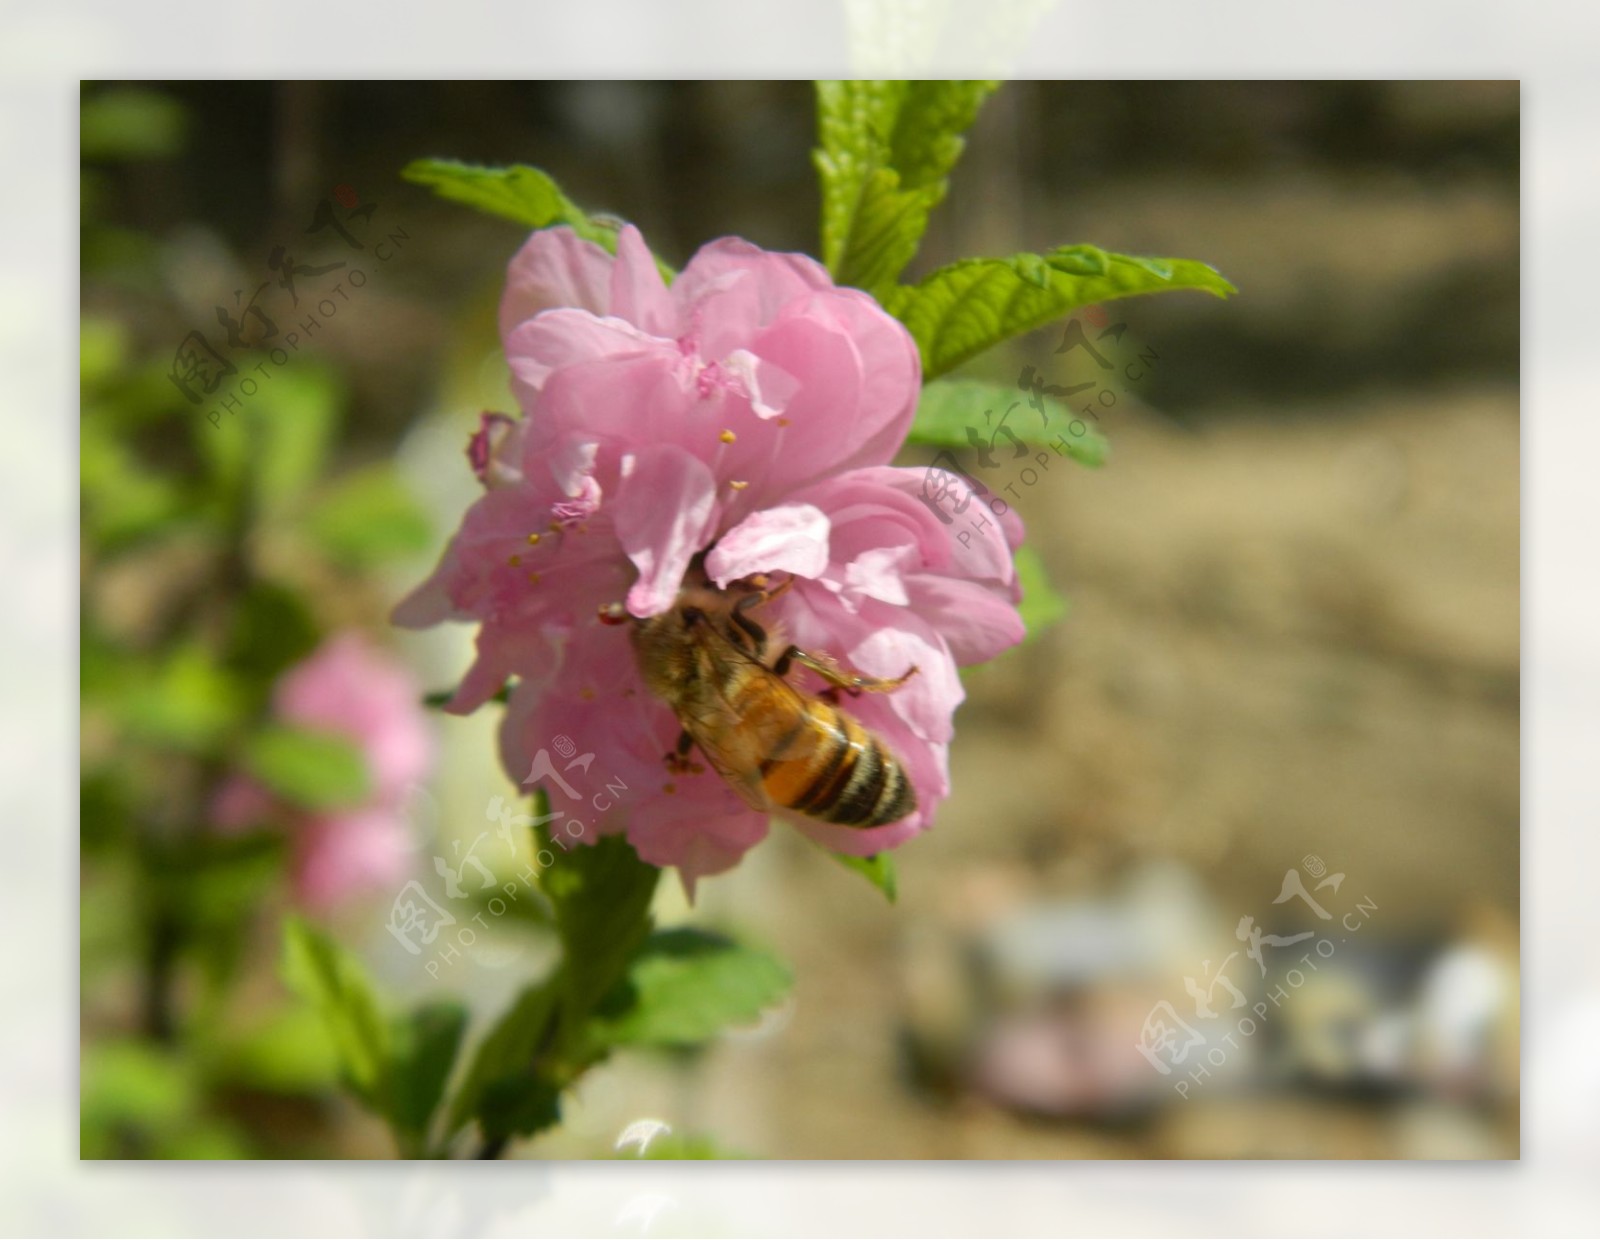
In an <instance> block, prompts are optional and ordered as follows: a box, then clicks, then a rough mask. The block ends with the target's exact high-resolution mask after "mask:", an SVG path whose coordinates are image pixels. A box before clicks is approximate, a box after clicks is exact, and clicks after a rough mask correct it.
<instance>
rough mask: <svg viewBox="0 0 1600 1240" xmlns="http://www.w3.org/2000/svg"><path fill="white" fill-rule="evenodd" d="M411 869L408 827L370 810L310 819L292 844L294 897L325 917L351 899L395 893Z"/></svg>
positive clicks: (386, 815) (402, 821)
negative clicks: (375, 893) (387, 892)
mask: <svg viewBox="0 0 1600 1240" xmlns="http://www.w3.org/2000/svg"><path fill="white" fill-rule="evenodd" d="M410 865H411V856H410V839H409V835H408V832H407V828H406V823H405V820H404V819H403V818H401V817H399V816H398V815H396V814H392V813H389V812H388V811H381V810H373V811H365V812H361V813H354V814H343V815H339V816H336V817H327V818H314V819H311V820H309V821H307V822H306V823H305V824H304V825H303V826H302V827H301V828H300V834H299V837H298V839H297V840H296V846H295V860H294V888H295V898H296V899H297V900H298V901H299V902H300V903H301V904H303V905H305V906H306V907H308V908H310V909H313V910H315V911H318V912H326V911H328V910H329V909H331V908H333V907H335V906H336V905H339V904H342V903H343V902H344V901H346V900H348V899H351V898H352V897H354V896H358V895H361V894H364V893H368V892H382V891H387V890H389V889H391V888H395V889H398V887H399V886H400V884H401V883H402V882H404V881H405V877H406V873H407V871H408V870H409V869H410Z"/></svg>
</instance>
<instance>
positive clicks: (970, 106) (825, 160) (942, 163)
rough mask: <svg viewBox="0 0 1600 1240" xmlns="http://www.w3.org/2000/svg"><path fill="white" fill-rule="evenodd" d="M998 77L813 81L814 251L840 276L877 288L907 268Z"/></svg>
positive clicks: (846, 281) (847, 281)
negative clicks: (818, 203) (818, 234)
mask: <svg viewBox="0 0 1600 1240" xmlns="http://www.w3.org/2000/svg"><path fill="white" fill-rule="evenodd" d="M997 85H998V83H996V82H968V81H958V82H948V81H918V82H904V81H889V82H884V81H867V82H862V81H847V82H818V83H817V135H818V139H819V143H820V145H819V146H818V148H817V150H816V151H815V152H814V153H813V159H814V160H815V162H816V166H817V171H818V173H819V174H820V177H821V181H822V258H823V262H824V263H826V264H827V267H828V270H829V271H830V272H832V273H833V276H834V278H835V279H836V280H838V281H839V283H841V284H853V285H856V286H857V287H859V288H864V289H866V290H868V291H869V292H872V293H874V294H880V295H881V294H882V293H883V292H885V291H886V290H887V289H888V288H890V287H891V286H892V285H893V283H894V281H895V280H896V279H897V278H898V277H899V275H900V273H901V272H902V271H904V270H905V268H906V264H908V263H909V262H910V261H911V259H912V258H913V257H915V256H916V252H917V246H918V244H919V243H920V242H921V240H922V234H923V233H924V232H925V231H926V230H927V227H928V216H929V214H930V213H931V212H932V211H933V209H934V208H935V207H936V206H938V205H939V203H940V202H941V201H943V199H944V195H945V190H946V189H947V187H948V184H949V182H948V179H947V178H948V176H949V173H950V170H951V169H952V168H953V167H954V166H955V163H956V160H957V159H959V158H960V157H961V151H962V148H963V146H964V145H965V143H964V140H963V139H962V137H961V135H962V134H963V133H965V132H966V130H967V129H968V128H969V127H970V126H971V124H972V121H973V119H974V118H975V117H976V116H977V113H978V108H979V107H980V106H981V105H982V103H983V101H984V99H986V98H987V97H988V96H989V94H990V93H991V92H992V91H993V90H994V89H995V87H996V86H997Z"/></svg>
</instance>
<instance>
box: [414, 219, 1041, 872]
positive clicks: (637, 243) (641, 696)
mask: <svg viewBox="0 0 1600 1240" xmlns="http://www.w3.org/2000/svg"><path fill="white" fill-rule="evenodd" d="M500 329H501V334H502V338H503V341H504V345H505V351H506V356H507V359H508V361H509V363H510V369H511V374H512V389H513V391H514V392H515V394H516V397H517V399H518V401H519V403H520V405H521V407H522V411H523V416H522V417H521V418H520V419H515V420H513V419H510V418H507V417H505V416H504V415H501V414H486V415H485V416H484V420H483V424H482V426H481V428H480V429H479V431H478V433H477V435H476V436H474V438H473V441H472V443H471V445H470V447H469V450H468V456H469V460H470V462H471V464H472V467H473V469H474V471H475V472H476V474H477V476H478V477H479V479H480V480H481V481H482V482H483V484H484V487H485V494H484V495H483V496H482V498H480V499H479V500H478V501H477V502H476V503H475V504H474V505H473V506H472V507H471V508H470V509H469V510H468V512H467V513H466V515H465V517H464V519H463V521H462V525H461V528H460V530H459V531H458V532H457V533H456V535H455V537H454V538H453V539H452V541H451V543H450V545H449V547H448V548H447V549H446V551H445V554H444V557H443V559H442V561H441V562H440V564H439V567H438V569H437V570H436V571H435V572H434V573H433V575H432V576H431V577H430V578H429V579H428V580H427V581H426V582H424V583H423V584H422V585H421V586H420V587H419V588H418V589H417V590H416V591H415V592H413V593H412V595H411V596H410V597H409V598H407V599H406V600H405V601H404V602H402V603H401V605H400V606H399V607H398V608H397V609H396V612H395V621H396V623H398V624H401V625H404V626H407V627H415V628H420V627H425V626H428V625H433V624H437V623H439V622H441V621H444V620H458V621H468V622H473V623H476V624H477V625H478V634H477V659H476V661H475V662H474V664H473V666H472V668H471V669H470V670H469V672H468V673H467V675H466V677H465V678H464V679H463V681H462V683H461V686H460V688H459V689H458V690H457V692H456V694H455V696H454V698H453V699H452V701H451V703H450V706H449V707H448V709H450V710H452V711H455V712H457V713H462V714H465V713H467V712H470V711H472V710H474V709H476V708H477V707H478V706H480V705H482V704H483V703H484V702H485V701H487V700H488V699H489V698H490V697H492V696H493V695H494V694H495V693H496V692H498V691H499V690H500V688H501V687H502V686H503V685H504V684H505V683H506V681H507V680H508V678H513V677H514V678H516V686H515V688H514V689H513V691H512V693H511V697H510V702H509V707H508V709H507V711H506V714H505V719H504V723H503V725H502V729H501V751H502V759H503V762H504V764H505V767H506V770H507V771H508V773H510V775H511V776H512V778H513V779H516V780H519V781H520V780H522V779H524V778H525V777H526V776H527V773H528V771H529V769H530V766H531V764H532V762H533V760H534V757H535V755H536V754H537V753H538V751H539V750H540V749H541V748H543V747H545V746H547V745H549V744H550V742H551V740H552V738H554V737H556V736H558V735H562V734H567V735H570V736H572V737H574V738H576V740H577V743H578V744H579V745H580V747H582V748H583V749H585V750H589V751H593V752H594V753H596V755H597V757H596V761H595V765H594V767H593V773H594V775H595V777H596V778H595V783H596V787H595V789H594V791H595V792H598V791H599V786H600V781H601V779H602V778H603V779H604V780H606V781H609V782H613V783H616V782H619V781H620V782H621V783H624V784H625V785H626V787H627V792H626V793H625V794H624V795H622V796H620V797H618V798H616V799H615V800H614V801H613V802H612V804H611V805H610V806H609V807H608V808H606V809H604V810H603V811H602V813H601V816H600V817H599V818H598V820H597V825H598V829H599V830H600V831H601V832H608V831H620V830H626V831H627V834H628V837H629V839H630V840H631V841H632V843H633V844H634V846H635V847H636V848H637V850H638V852H639V855H640V856H641V857H643V858H644V859H645V860H647V861H650V862H652V863H654V864H656V865H661V866H668V865H672V866H677V867H678V869H679V871H680V873H681V875H682V876H683V879H684V882H685V884H686V886H689V887H690V889H691V890H692V886H693V883H694V880H695V879H696V878H697V877H699V876H701V875H705V874H714V873H717V872H719V871H722V870H726V869H728V868H729V867H730V866H732V865H734V864H735V863H736V862H737V861H738V859H739V858H740V856H741V855H742V854H743V853H744V852H745V850H747V849H748V848H749V847H750V846H751V845H753V844H755V843H756V842H757V841H758V840H760V839H761V838H762V836H763V835H765V833H766V830H767V819H768V816H767V815H766V814H765V813H761V812H757V811H755V810H752V809H751V808H750V807H749V806H747V805H746V804H745V803H744V802H743V801H741V800H740V799H739V798H738V796H737V795H736V794H734V792H733V791H732V790H731V789H730V788H729V787H728V786H727V785H726V784H725V783H724V782H723V781H722V780H721V779H720V777H718V776H717V775H715V774H714V773H711V772H710V771H706V772H704V773H701V774H691V775H669V774H668V772H667V771H666V770H665V769H664V767H663V762H662V757H663V755H664V754H665V753H666V752H667V751H668V750H669V749H671V748H672V746H673V743H674V741H675V740H676V738H677V735H678V732H679V725H678V723H677V721H676V720H675V719H674V718H673V716H672V712H671V710H670V709H669V708H668V707H667V706H666V705H665V704H664V703H662V702H660V701H659V700H657V699H655V698H654V697H652V696H650V694H649V693H648V692H647V691H646V690H645V689H644V686H643V682H642V681H641V679H640V675H639V672H638V668H637V665H636V663H635V660H634V657H633V652H632V649H631V647H630V643H629V638H628V633H627V631H626V629H624V628H619V627H612V626H606V625H603V624H601V623H600V622H599V621H598V619H597V614H596V613H597V609H598V608H599V607H601V606H602V605H607V604H614V603H617V602H619V601H621V602H625V605H626V608H627V610H628V611H629V612H630V613H631V614H632V615H633V616H635V617H640V618H643V617H649V616H652V615H657V614H659V613H661V612H663V611H665V610H667V609H668V608H670V607H671V606H672V605H673V603H674V600H675V599H676V597H677V595H678V592H679V589H680V587H681V586H682V585H683V584H684V582H685V577H686V574H688V573H689V570H690V568H691V562H692V561H694V560H695V559H696V557H697V556H701V555H702V554H703V553H704V559H703V571H704V573H705V574H706V576H707V577H709V578H710V579H711V580H712V581H714V582H715V583H716V584H717V585H718V586H719V587H726V586H727V585H728V584H729V583H730V582H733V581H735V580H738V579H740V578H744V577H748V576H751V575H753V574H758V573H768V574H777V575H778V576H780V577H781V576H784V575H789V576H792V577H793V583H792V588H790V589H789V590H787V592H785V593H783V594H782V595H780V596H778V597H777V598H775V599H774V600H773V601H772V602H771V603H770V604H769V605H768V606H767V607H765V608H764V609H763V610H762V612H761V616H762V620H763V622H764V623H768V624H773V623H775V624H776V625H777V626H779V627H781V628H782V630H783V631H784V633H785V635H786V636H787V638H788V639H790V640H792V641H794V642H795V643H797V644H798V645H800V646H801V647H803V648H806V649H812V650H817V651H824V652H826V653H828V654H831V655H833V656H834V657H835V658H837V659H839V660H840V661H842V662H844V663H845V664H846V665H848V666H850V667H853V668H855V669H857V670H858V671H860V672H862V673H865V674H868V675H872V676H882V677H895V676H899V675H901V674H902V673H904V672H905V671H906V670H907V668H909V667H911V666H913V665H915V666H916V667H917V668H918V671H919V674H918V675H917V676H915V677H913V678H912V679H911V680H910V681H908V682H907V683H906V684H905V685H904V686H902V687H901V688H900V689H898V690H896V691H895V692H893V693H891V694H885V695H868V696H863V697H861V698H858V699H855V700H852V701H851V702H850V703H849V704H848V707H847V708H848V709H849V710H850V711H851V712H852V713H853V714H855V715H856V716H857V717H858V718H859V719H860V721H861V722H862V723H863V724H864V725H865V726H866V727H868V728H870V729H872V730H873V731H875V732H876V733H877V734H878V735H879V736H880V737H881V738H882V739H883V740H884V741H885V742H886V743H887V744H888V745H889V747H890V748H891V749H892V750H893V751H894V752H895V754H896V755H897V756H898V757H899V758H900V760H901V762H902V763H903V765H904V766H905V768H906V771H907V774H908V775H909V776H910V778H911V780H912V783H913V785H914V787H915V790H916V794H917V804H918V808H917V810H916V811H915V812H914V813H913V814H911V815H910V816H909V817H907V818H905V819H902V820H901V821H899V822H895V823H891V824H888V825H886V826H882V827H877V828H873V829H869V830H859V829H852V828H847V827H837V826H830V825H826V824H821V823H818V822H815V821H813V820H811V819H804V818H800V817H798V816H796V817H794V818H793V821H794V822H795V824H796V825H797V826H799V827H800V828H801V829H802V830H804V831H806V832H807V833H808V834H810V835H811V836H813V837H814V838H816V839H818V840H819V841H820V842H822V843H824V844H826V845H827V846H828V847H829V848H833V849H836V850H839V851H841V852H847V853H852V854H855V855H859V856H870V855H872V854H874V853H877V852H879V851H880V850H882V849H884V848H889V847H893V846H895V845H896V844H899V843H901V842H903V841H904V840H906V839H908V838H910V837H911V836H913V835H915V834H917V833H918V832H920V831H922V830H924V829H926V828H927V826H928V825H929V824H930V822H931V821H932V818H933V815H934V812H935V810H936V809H937V807H938V805H939V803H940V802H941V801H942V800H943V799H944V797H945V796H946V795H947V794H948V792H949V777H948V769H947V749H948V745H949V741H950V737H951V735H952V724H951V716H952V714H953V712H954V710H955V708H956V706H957V705H958V704H959V703H960V701H961V700H962V688H961V683H960V680H959V679H958V677H957V675H956V670H955V669H956V666H957V664H961V663H969V662H976V661H980V660H983V659H987V658H991V657H993V656H994V655H995V654H996V653H998V652H999V651H1000V650H1002V649H1004V648H1006V647H1007V646H1010V645H1012V644H1014V643H1015V642H1017V641H1019V640H1020V639H1021V637H1022V636H1023V627H1022V622H1021V619H1020V617H1019V616H1018V614H1017V611H1016V607H1015V603H1016V601H1017V598H1018V597H1019V594H1018V588H1017V585H1016V576H1015V570H1014V567H1013V564H1012V549H1013V548H1014V546H1015V545H1016V544H1017V543H1018V542H1020V540H1021V533H1022V531H1021V526H1020V523H1018V522H1017V521H1016V519H1015V518H1014V517H1007V518H1006V519H1004V520H1001V521H990V522H989V523H988V524H987V526H982V525H981V523H977V522H974V523H973V524H972V526H971V527H964V528H968V529H969V533H968V535H967V537H968V539H969V541H970V546H969V545H961V546H958V545H957V542H956V539H955V536H954V533H953V529H954V527H953V526H951V525H949V524H947V523H946V522H944V521H942V520H941V519H940V517H939V516H938V515H936V514H935V512H934V511H933V510H932V509H931V508H930V506H929V505H928V503H927V502H925V501H924V499H923V498H922V494H923V492H922V486H923V481H924V474H925V471H923V470H920V469H916V470H913V469H895V468H892V467H890V465H889V462H890V460H891V459H892V458H893V456H894V453H895V452H896V450H898V449H899V447H900V446H901V443H902V442H903V440H904V439H905V436H906V432H907V430H908V429H909V427H910V425H911V420H912V416H913V414H914V412H915V407H916V401H917V396H918V393H919V391H920V368H919V360H918V356H917V350H916V346H915V344H914V342H913V341H912V340H911V338H910V336H909V335H908V334H907V332H906V331H905V329H904V328H903V327H902V326H901V325H900V324H899V323H898V322H897V321H896V320H895V319H893V318H892V317H890V316H889V315H888V314H887V313H885V312H884V310H883V309H882V308H881V307H880V306H879V305H878V303H877V302H876V301H874V300H873V299H872V298H871V297H869V296H868V295H867V294H865V293H862V292H860V291H858V290H855V289H849V288H839V287H836V286H835V285H834V284H833V282H832V280H831V279H830V278H829V276H828V274H827V272H826V271H825V270H824V269H823V268H822V267H821V266H819V265H818V264H817V263H816V262H814V261H813V260H811V259H810V258H807V257H805V256H804V255H799V254H777V253H769V252H767V251H764V250H761V249H759V248H757V247H756V246H753V245H751V244H749V243H748V242H745V241H741V240H738V239H734V238H726V239H723V240H720V241H715V242H712V243H711V244H709V245H707V246H705V247H704V248H702V249H701V250H700V251H699V253H697V254H696V255H695V256H694V258H693V259H692V260H691V261H690V262H689V264H688V266H687V267H685V268H684V270H683V271H682V273H681V274H679V275H678V276H677V278H676V279H675V280H673V282H672V284H671V285H670V286H668V285H667V284H666V283H665V282H664V281H663V279H662V277H661V274H660V272H659V270H658V269H657V267H656V264H655V262H654V260H653V259H652V257H651V255H650V253H649V251H648V250H647V249H646V247H645V243H644V241H643V239H642V238H641V237H640V235H639V233H638V231H637V230H636V229H634V228H632V227H626V228H624V229H623V230H622V232H621V234H620V236H619V238H618V245H617V255H616V257H615V258H613V257H612V256H611V255H609V254H607V253H606V251H605V250H603V249H602V248H601V247H600V246H598V245H595V244H593V243H591V242H588V241H585V240H582V239H581V238H579V237H578V236H577V235H576V234H574V233H573V232H572V230H570V229H566V228H558V229H551V230H548V231H542V232H537V233H535V234H534V235H533V236H532V238H531V239H530V240H529V241H528V242H527V243H526V244H525V245H524V246H523V248H522V250H521V251H520V252H519V253H518V254H517V255H516V257H515V258H514V259H513V260H512V262H511V266H510V271H509V275H508V280H507V286H506V291H505V295H504V298H503V300H502V303H501V309H500ZM972 529H976V530H977V531H978V532H977V534H976V536H975V537H974V536H973V534H972V533H971V532H970V531H971V530H972ZM775 579H776V578H775ZM810 676H811V674H810V673H809V672H806V673H801V674H800V677H799V679H798V681H797V682H798V683H801V685H802V687H805V688H809V689H811V690H812V691H815V690H816V689H817V688H818V687H819V682H816V681H815V680H814V679H813V680H810V681H807V680H805V679H804V678H805V677H810ZM669 785H670V787H669ZM562 804H563V803H562V801H561V798H560V797H559V796H558V797H557V799H556V802H555V807H556V808H561V807H562ZM584 813H585V814H586V815H587V816H588V817H589V818H591V819H592V818H593V817H594V815H593V814H592V812H590V811H588V810H585V811H584ZM585 838H587V839H592V838H593V833H589V834H587V835H586V836H585Z"/></svg>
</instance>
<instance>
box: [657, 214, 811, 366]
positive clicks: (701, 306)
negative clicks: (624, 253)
mask: <svg viewBox="0 0 1600 1240" xmlns="http://www.w3.org/2000/svg"><path fill="white" fill-rule="evenodd" d="M832 287H833V281H832V279H831V278H830V277H829V275H828V272H827V270H826V269H825V268H824V267H823V266H822V265H821V264H820V263H818V262H817V261H816V260H815V259H813V258H810V257H808V256H807V255H804V254H777V253H773V252H771V251H768V250H763V249H761V248H760V247H759V246H754V245H751V244H750V243H749V242H748V241H744V240H742V239H740V238H738V237H724V238H722V239H721V240H718V241H713V242H711V243H709V244H708V245H704V246H702V247H701V248H700V250H699V251H698V252H697V253H696V254H695V256H694V257H693V258H692V259H690V260H689V264H688V266H686V267H685V268H684V269H683V270H682V271H681V272H680V273H679V274H678V278H677V279H675V280H674V281H673V282H672V295H673V297H674V298H676V299H677V300H678V303H679V305H680V306H683V307H684V308H685V312H686V313H687V314H688V315H689V317H690V320H691V322H692V323H693V329H694V332H695V335H696V337H697V339H698V342H699V350H700V354H701V356H703V357H706V358H721V357H726V356H728V354H730V353H732V352H734V351H735V350H737V349H740V348H742V347H744V346H746V345H747V344H749V342H750V341H751V340H753V339H754V338H755V336H756V335H757V333H759V332H760V331H761V329H762V328H764V327H766V326H767V325H768V324H770V323H771V322H772V321H773V320H774V319H776V318H777V317H778V314H779V312H780V311H782V309H783V308H784V306H786V305H788V304H789V303H790V302H792V301H794V300H795V299H796V298H799V297H803V296H805V295H806V294H807V293H810V292H812V291H814V290H816V289H831V288H832Z"/></svg>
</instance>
